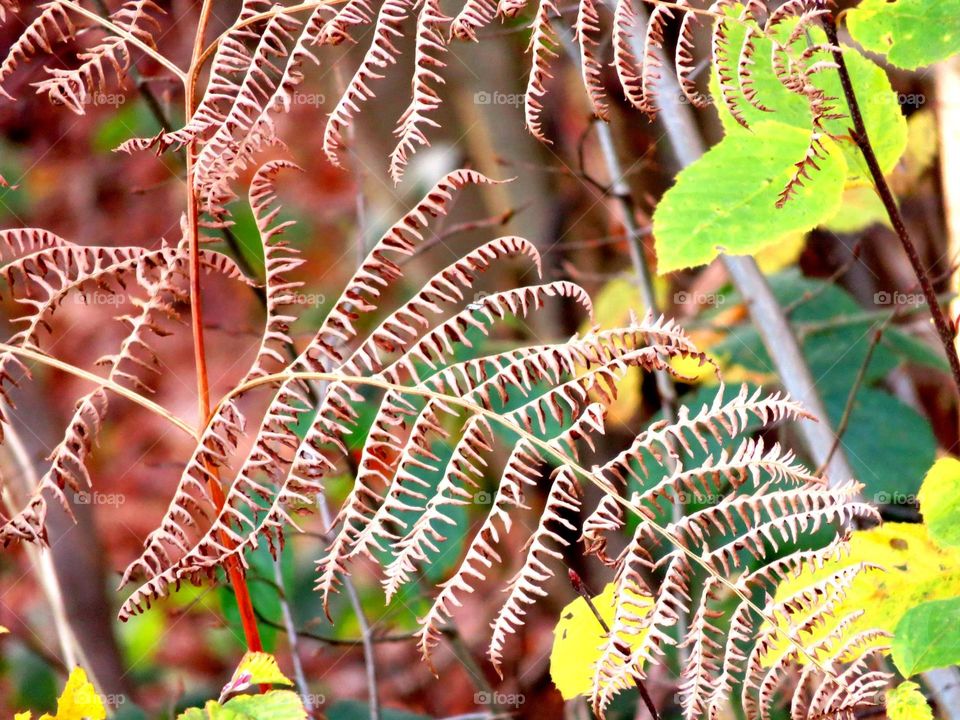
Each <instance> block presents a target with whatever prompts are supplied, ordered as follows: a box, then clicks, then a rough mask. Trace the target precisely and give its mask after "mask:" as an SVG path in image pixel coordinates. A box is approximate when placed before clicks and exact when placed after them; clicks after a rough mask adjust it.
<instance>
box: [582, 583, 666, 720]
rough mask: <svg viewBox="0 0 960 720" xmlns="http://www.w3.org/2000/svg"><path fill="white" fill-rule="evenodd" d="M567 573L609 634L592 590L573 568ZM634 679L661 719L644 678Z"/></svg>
mask: <svg viewBox="0 0 960 720" xmlns="http://www.w3.org/2000/svg"><path fill="white" fill-rule="evenodd" d="M567 574H568V575H569V577H570V584H571V585H573V589H574V590H576V591H577V594H578V595H579V596H580V597H582V598H583V601H584V602H585V603H586V604H587V607H588V608H590V612H591V613H593V616H594V617H595V618H596V619H597V622H598V623H600V627H602V628H603V632H605V633H606V634H607V635H609V634H610V626H609V625H607V621H606V620H604V619H603V615H601V614H600V611H599V610H597V606H596V605H594V604H593V598H592V597H591V596H590V591H589V590H588V589H587V586H586V584H585V583H584V582H583V580H582V579H581V578H580V575H579V574H578V573H577V571H576V570H574V569H573V568H568V570H567ZM633 680H634V682H635V683H636V686H637V689H638V690H639V691H640V697H641V698H642V699H643V704H644V705H646V706H647V711H648V712H649V713H650V717H652V718H653V720H660V713H658V712H657V706H656V705H655V704H654V703H653V698H651V697H650V693H649V692H648V691H647V686H646V685H645V684H644V683H643V680H641V679H640V678H638V677H636V676H634V678H633Z"/></svg>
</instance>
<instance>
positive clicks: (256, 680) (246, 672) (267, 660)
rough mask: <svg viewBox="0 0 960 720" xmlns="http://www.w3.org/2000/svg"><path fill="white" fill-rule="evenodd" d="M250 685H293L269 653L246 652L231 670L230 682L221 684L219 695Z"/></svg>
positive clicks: (225, 694) (222, 695)
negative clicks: (235, 667) (234, 668)
mask: <svg viewBox="0 0 960 720" xmlns="http://www.w3.org/2000/svg"><path fill="white" fill-rule="evenodd" d="M251 685H293V682H291V680H290V679H289V678H288V677H287V676H286V675H284V674H283V673H282V672H281V671H280V666H279V665H278V664H277V659H276V658H275V657H274V656H273V655H271V654H270V653H265V652H247V653H246V654H245V655H244V656H243V658H242V659H241V660H240V664H239V665H237V669H236V670H234V671H233V677H232V678H230V682H228V683H227V684H226V685H224V686H223V690H222V691H221V694H220V697H221V698H224V697H227V696H228V695H233V694H235V693H238V692H241V691H242V690H246V689H247V688H248V687H250V686H251Z"/></svg>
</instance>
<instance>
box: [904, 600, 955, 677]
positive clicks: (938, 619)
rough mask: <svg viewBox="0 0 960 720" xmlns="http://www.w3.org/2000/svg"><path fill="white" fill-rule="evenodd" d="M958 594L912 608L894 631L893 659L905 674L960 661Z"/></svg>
mask: <svg viewBox="0 0 960 720" xmlns="http://www.w3.org/2000/svg"><path fill="white" fill-rule="evenodd" d="M957 627H960V597H952V598H948V599H946V600H931V601H930V602H925V603H923V604H921V605H917V606H916V607H912V608H910V609H909V610H907V612H906V613H905V614H904V616H903V617H902V618H901V619H900V622H899V623H897V628H896V630H895V631H894V633H893V662H894V664H895V665H896V666H897V669H898V670H899V671H900V672H901V673H902V674H903V676H904V677H911V676H913V675H916V674H918V673H922V672H926V671H927V670H933V669H934V668H942V667H950V666H951V665H956V664H957V663H960V635H958V634H957V633H956V632H954V630H955V629H956V628H957Z"/></svg>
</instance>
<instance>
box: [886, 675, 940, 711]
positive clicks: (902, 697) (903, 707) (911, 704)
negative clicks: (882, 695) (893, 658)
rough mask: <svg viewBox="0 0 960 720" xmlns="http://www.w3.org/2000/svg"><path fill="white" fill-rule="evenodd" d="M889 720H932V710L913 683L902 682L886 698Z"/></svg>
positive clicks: (917, 686)
mask: <svg viewBox="0 0 960 720" xmlns="http://www.w3.org/2000/svg"><path fill="white" fill-rule="evenodd" d="M886 700H887V702H886V705H887V717H888V718H889V720H933V710H931V709H930V706H929V705H928V704H927V700H926V698H924V697H923V693H922V692H920V686H919V685H917V684H916V683H914V682H909V681H907V682H902V683H900V684H899V685H897V686H896V687H895V688H893V689H891V690H887V696H886Z"/></svg>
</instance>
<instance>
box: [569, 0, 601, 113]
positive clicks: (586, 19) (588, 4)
mask: <svg viewBox="0 0 960 720" xmlns="http://www.w3.org/2000/svg"><path fill="white" fill-rule="evenodd" d="M573 32H574V39H575V40H576V41H577V46H578V47H579V48H580V74H581V77H582V79H583V86H584V88H586V91H587V97H588V98H589V100H590V106H591V107H592V108H593V113H594V115H596V116H597V117H598V118H600V119H601V120H609V117H610V108H609V106H608V104H607V97H606V96H607V92H606V90H605V89H604V86H603V65H602V64H601V62H600V59H599V58H598V57H597V52H596V51H597V48H598V46H599V44H600V41H599V40H597V35H598V34H599V33H600V12H599V10H598V8H597V0H580V2H579V3H578V5H577V19H576V22H575V24H574V31H573Z"/></svg>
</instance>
